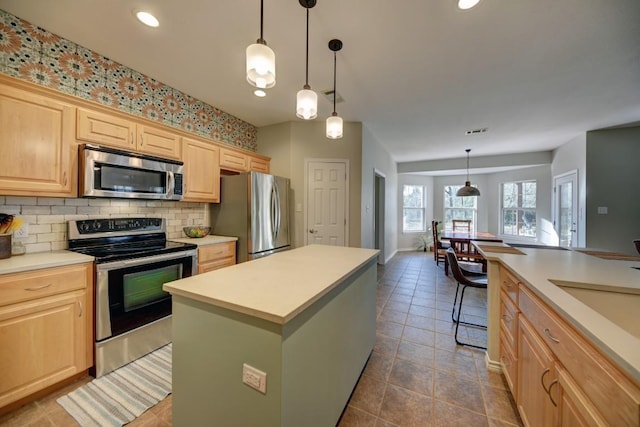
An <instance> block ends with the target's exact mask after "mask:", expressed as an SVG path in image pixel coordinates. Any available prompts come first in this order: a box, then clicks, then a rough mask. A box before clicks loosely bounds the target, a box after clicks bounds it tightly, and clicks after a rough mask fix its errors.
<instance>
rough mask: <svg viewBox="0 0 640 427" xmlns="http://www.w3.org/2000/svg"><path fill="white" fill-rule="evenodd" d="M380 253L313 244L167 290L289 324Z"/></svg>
mask: <svg viewBox="0 0 640 427" xmlns="http://www.w3.org/2000/svg"><path fill="white" fill-rule="evenodd" d="M377 255H378V250H375V249H359V248H346V247H338V246H323V245H310V246H304V247H301V248H297V249H292V250H289V251H284V252H279V253H276V254H273V255H270V256H268V257H264V258H260V259H256V260H253V261H249V262H244V263H241V264H236V265H233V266H229V267H226V268H223V269H220V270H214V271H211V272H208V273H204V274H199V275H196V276H191V277H188V278H185V279H182V280H177V281H175V282H170V283H167V284H165V285H164V290H165V291H167V292H170V293H172V294H173V295H179V296H183V297H186V298H191V299H194V300H198V301H202V302H205V303H207V304H211V305H214V306H218V307H223V308H227V309H230V310H233V311H237V312H240V313H244V314H248V315H251V316H254V317H258V318H261V319H265V320H268V321H270V322H274V323H278V324H285V323H287V322H288V321H290V320H291V319H293V318H294V317H295V316H296V315H297V314H299V313H301V312H302V311H303V310H304V309H305V308H307V307H309V306H310V305H311V304H313V303H314V302H315V301H317V300H318V299H320V298H321V297H322V296H323V295H325V294H326V293H328V292H329V291H330V290H331V289H333V288H334V287H336V286H337V285H339V284H340V283H341V282H342V281H343V280H344V279H345V278H347V277H348V276H349V275H350V274H351V273H353V272H354V271H356V270H357V269H358V268H359V267H361V266H363V265H365V264H366V263H367V262H369V261H371V260H372V259H373V258H375V257H376V256H377Z"/></svg>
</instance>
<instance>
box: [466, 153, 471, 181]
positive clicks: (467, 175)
mask: <svg viewBox="0 0 640 427" xmlns="http://www.w3.org/2000/svg"><path fill="white" fill-rule="evenodd" d="M466 151H467V181H469V151H471V150H470V149H468V148H467V150H466Z"/></svg>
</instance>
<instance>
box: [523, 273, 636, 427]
mask: <svg viewBox="0 0 640 427" xmlns="http://www.w3.org/2000/svg"><path fill="white" fill-rule="evenodd" d="M519 301H520V311H521V313H522V314H521V315H522V316H524V317H526V318H527V319H528V320H529V322H530V323H531V324H532V325H533V327H534V329H535V330H536V332H537V333H538V335H539V336H540V337H541V339H542V340H543V341H544V342H545V343H546V344H547V345H548V346H549V348H550V349H551V351H552V352H553V353H554V355H555V356H556V358H557V359H558V360H559V362H560V363H561V365H562V366H564V367H565V369H566V370H567V371H568V372H569V373H570V375H571V376H572V377H573V379H574V380H575V382H576V384H577V385H578V387H580V388H581V389H582V390H583V391H584V393H585V395H586V396H587V398H588V399H589V400H590V401H591V402H593V404H594V406H595V407H596V408H597V409H598V411H599V412H600V413H601V414H602V416H603V417H604V418H605V419H606V420H607V422H608V423H609V424H611V425H615V426H627V425H629V426H631V425H633V426H637V425H638V423H639V420H640V389H638V387H636V386H635V385H634V384H633V383H632V382H631V381H630V380H629V379H628V378H627V377H626V376H625V375H624V374H623V373H622V372H620V371H619V370H618V369H617V368H616V367H615V366H614V365H613V364H612V363H611V362H609V361H608V360H607V359H606V358H605V357H604V356H603V355H602V354H601V353H600V352H599V351H598V350H596V349H595V348H594V347H593V346H592V345H591V344H589V343H588V342H587V341H586V340H585V339H584V338H583V337H582V336H580V335H579V334H578V333H577V332H576V331H575V330H573V329H572V328H571V327H570V326H569V325H568V324H567V323H566V322H565V321H564V320H563V319H561V318H560V317H559V316H558V315H557V314H555V313H554V312H552V311H551V309H550V308H549V307H547V305H546V304H545V303H544V302H542V301H541V300H540V299H539V298H538V297H537V296H535V295H534V294H533V293H532V292H531V291H530V290H529V289H528V288H527V287H526V286H524V285H520V292H519Z"/></svg>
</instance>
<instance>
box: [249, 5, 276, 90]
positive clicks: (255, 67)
mask: <svg viewBox="0 0 640 427" xmlns="http://www.w3.org/2000/svg"><path fill="white" fill-rule="evenodd" d="M262 21H263V0H260V38H259V39H258V40H257V41H256V42H255V43H254V44H252V45H249V47H247V81H248V82H249V84H251V85H252V86H255V87H257V88H258V89H268V88H270V87H273V86H275V84H276V55H275V54H274V53H273V50H271V48H270V47H269V46H267V42H266V41H265V40H264V39H263V38H262Z"/></svg>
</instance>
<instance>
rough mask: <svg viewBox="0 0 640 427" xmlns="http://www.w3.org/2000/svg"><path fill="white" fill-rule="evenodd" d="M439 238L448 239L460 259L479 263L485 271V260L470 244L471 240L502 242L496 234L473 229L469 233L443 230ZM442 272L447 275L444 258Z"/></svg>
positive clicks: (447, 270) (446, 265)
mask: <svg viewBox="0 0 640 427" xmlns="http://www.w3.org/2000/svg"><path fill="white" fill-rule="evenodd" d="M440 240H443V241H448V242H449V244H450V245H451V247H452V248H453V250H454V251H456V255H457V257H458V259H459V260H460V261H465V262H471V263H479V264H481V265H482V271H483V272H486V271H487V261H486V260H485V259H484V257H483V256H482V255H481V254H480V253H479V252H478V251H477V250H476V248H475V247H474V246H473V245H472V244H471V242H472V241H474V240H475V241H482V242H498V243H500V242H502V239H500V238H499V237H498V236H496V235H494V234H491V233H489V232H487V231H473V232H470V233H463V232H459V231H456V232H454V231H451V230H444V231H443V232H442V234H441V235H440ZM444 274H445V275H447V276H448V275H449V263H448V262H447V259H446V258H445V262H444Z"/></svg>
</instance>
